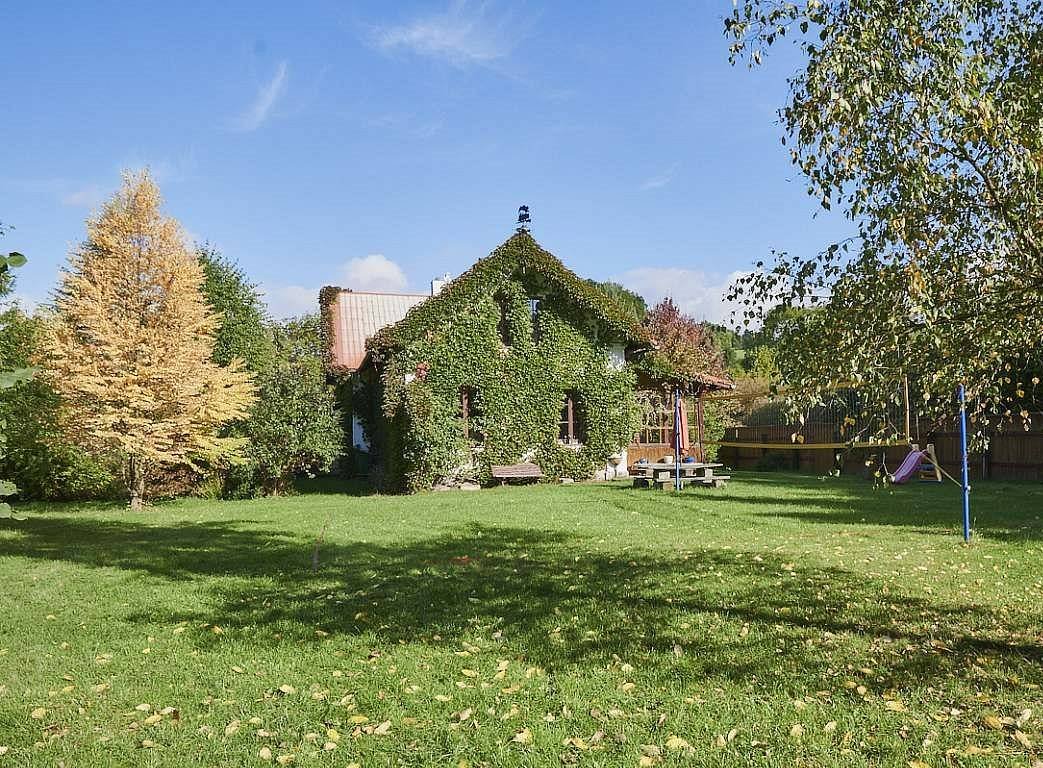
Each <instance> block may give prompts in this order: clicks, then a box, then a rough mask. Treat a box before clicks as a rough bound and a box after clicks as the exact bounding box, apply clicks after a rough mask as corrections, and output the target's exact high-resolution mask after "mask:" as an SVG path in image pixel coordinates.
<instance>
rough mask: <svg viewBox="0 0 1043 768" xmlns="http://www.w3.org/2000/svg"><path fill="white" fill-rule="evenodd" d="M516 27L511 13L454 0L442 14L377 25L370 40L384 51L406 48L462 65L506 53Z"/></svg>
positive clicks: (506, 54) (478, 62) (482, 4)
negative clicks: (378, 26)
mask: <svg viewBox="0 0 1043 768" xmlns="http://www.w3.org/2000/svg"><path fill="white" fill-rule="evenodd" d="M518 28H519V25H518V24H517V23H516V22H515V19H514V18H513V17H512V14H510V13H507V12H505V11H501V10H497V9H495V8H493V9H490V6H489V4H488V3H485V2H482V3H474V2H468V0H455V2H453V3H452V4H451V5H450V6H449V8H448V9H447V10H446V11H445V12H443V13H437V14H433V15H429V16H422V17H418V18H415V19H413V20H412V21H409V22H407V23H405V24H401V25H397V26H389V27H381V28H378V29H377V30H376V32H375V34H374V41H375V43H376V45H377V46H378V47H380V48H382V49H384V50H395V49H406V50H409V51H412V52H413V53H415V54H419V55H422V56H430V57H432V58H437V59H444V60H446V61H448V62H450V63H451V64H454V65H456V66H461V67H462V66H467V65H471V64H489V63H491V62H494V61H496V60H498V59H502V58H505V57H506V56H508V55H509V54H510V52H511V49H512V48H513V47H514V45H515V44H516V40H517V34H518V32H517V30H518Z"/></svg>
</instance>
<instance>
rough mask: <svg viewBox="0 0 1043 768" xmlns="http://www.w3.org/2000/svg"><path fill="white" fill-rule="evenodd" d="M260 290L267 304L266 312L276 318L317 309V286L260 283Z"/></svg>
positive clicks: (310, 312) (304, 313)
mask: <svg viewBox="0 0 1043 768" xmlns="http://www.w3.org/2000/svg"><path fill="white" fill-rule="evenodd" d="M260 292H261V296H262V297H263V298H264V301H265V303H266V304H267V305H268V313H269V314H270V315H271V316H272V317H273V318H275V319H276V320H284V319H286V318H287V317H296V316H297V315H306V314H313V313H315V312H318V311H319V289H318V288H305V287H304V286H301V285H283V286H265V285H262V286H261V288H260Z"/></svg>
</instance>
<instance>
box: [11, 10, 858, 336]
mask: <svg viewBox="0 0 1043 768" xmlns="http://www.w3.org/2000/svg"><path fill="white" fill-rule="evenodd" d="M731 5H732V4H731V2H729V1H728V0H721V1H720V2H718V1H717V0H703V1H702V2H694V3H676V4H674V3H666V2H664V3H652V4H645V3H624V2H612V3H609V2H605V3H586V2H584V3H546V4H538V3H534V2H529V3H510V4H508V3H505V2H494V1H493V0H488V1H487V2H477V1H475V0H472V1H470V2H464V1H461V0H457V1H456V2H448V3H447V2H435V3H407V2H402V3H386V2H384V3H381V2H359V3H324V2H315V3H308V2H306V3H291V4H285V3H249V4H248V3H188V2H186V3H174V4H170V3H164V4H159V3H135V4H127V3H85V2H84V3H70V4H61V5H60V4H44V3H19V4H16V5H15V6H13V7H12V8H10V9H8V10H7V11H6V12H5V14H4V16H5V18H4V26H3V39H4V65H3V67H2V68H0V93H2V94H3V100H4V105H5V110H4V112H5V117H4V120H3V121H0V221H3V222H4V223H5V224H9V225H13V226H14V227H15V229H14V230H13V231H12V232H10V233H9V235H8V236H7V237H6V238H4V240H3V241H0V242H2V244H3V246H4V249H5V250H20V251H23V252H24V253H26V255H28V256H29V258H30V264H29V265H27V267H26V268H25V269H24V270H21V274H20V276H19V286H18V290H19V292H20V293H21V294H22V295H24V296H25V297H27V298H28V299H29V300H30V301H45V300H46V299H47V296H48V295H49V292H50V291H51V289H52V288H53V286H54V284H55V280H56V277H57V273H58V269H59V268H60V266H61V265H62V264H63V263H64V261H65V257H66V254H67V253H68V250H69V248H70V246H71V245H73V244H75V243H76V242H78V241H79V240H80V239H81V238H82V237H83V235H84V224H83V222H84V219H85V218H86V217H87V216H88V215H89V213H90V211H91V209H92V208H95V207H96V206H97V205H98V204H99V203H100V202H101V201H102V200H103V199H104V198H105V197H107V196H108V195H109V194H111V193H112V191H113V190H114V189H115V188H116V187H117V186H118V184H119V172H120V170H121V169H123V168H139V167H142V166H146V165H147V166H149V167H150V168H151V169H152V171H153V174H154V175H155V177H156V178H157V180H158V181H159V183H160V186H161V188H162V190H163V193H164V196H165V199H166V211H167V213H169V214H171V215H173V216H175V217H177V218H178V219H179V220H180V221H181V222H182V224H183V225H184V227H185V229H186V231H187V232H188V233H189V236H190V237H191V238H193V239H200V240H209V241H210V242H212V243H213V244H214V245H216V246H217V247H218V248H219V249H220V250H221V251H222V252H224V253H225V254H226V255H228V256H230V257H232V258H234V259H235V260H237V261H238V262H239V263H240V264H241V265H242V266H243V267H244V268H245V269H246V271H247V272H248V273H249V275H250V276H251V277H252V279H254V280H255V281H256V282H257V283H259V284H261V285H262V286H263V288H264V290H265V291H266V292H267V295H268V297H269V302H270V304H271V307H272V310H273V312H274V313H275V314H277V315H284V314H288V313H295V312H300V311H304V310H307V309H313V308H314V307H315V305H316V301H317V300H316V296H317V292H318V289H319V287H321V286H322V285H324V284H340V285H344V286H345V287H355V288H369V289H377V290H426V287H427V284H428V282H429V281H430V279H431V278H432V277H434V276H436V275H438V274H441V273H443V272H449V273H451V274H454V275H455V274H458V273H459V272H461V271H463V270H464V269H466V268H467V267H468V266H469V265H470V264H471V263H473V262H474V261H475V260H476V259H477V258H479V257H481V256H484V255H485V254H487V253H488V252H489V251H490V250H492V249H493V248H494V247H495V246H496V245H498V244H499V243H500V242H502V241H503V240H504V239H506V237H508V236H509V235H510V233H511V232H512V231H513V227H514V220H515V216H516V212H517V207H518V205H520V204H521V203H527V204H528V205H529V206H531V208H532V216H533V227H532V230H533V234H534V235H535V236H536V238H537V239H538V240H539V241H540V242H541V244H543V245H544V246H545V247H546V248H548V249H549V250H551V251H552V252H554V253H555V254H556V255H558V256H559V257H560V258H561V259H562V260H563V261H564V262H565V263H566V264H567V265H568V266H569V267H571V268H572V269H574V270H575V271H577V272H578V273H580V274H581V275H584V276H587V277H595V278H598V279H616V280H619V281H621V282H623V283H625V284H627V285H628V286H630V287H632V288H634V289H636V290H638V291H639V292H641V293H643V294H644V295H645V296H646V298H648V299H650V300H654V299H657V298H659V297H661V296H663V295H667V294H669V295H672V296H674V297H675V299H676V300H677V301H678V302H679V303H681V304H682V306H684V307H685V308H686V309H688V310H689V311H690V312H692V313H693V314H695V315H697V316H699V317H701V318H709V319H715V320H716V319H721V317H722V316H723V315H724V313H725V312H726V309H727V308H726V307H725V306H724V304H723V302H722V301H721V294H722V291H723V289H724V287H725V286H726V285H727V283H728V282H729V279H730V276H731V275H732V274H733V273H735V272H737V271H741V270H744V269H748V268H749V266H750V265H751V264H752V263H753V262H754V261H756V260H757V259H759V258H764V257H766V256H767V255H768V254H769V252H770V250H771V249H772V248H779V249H784V250H790V251H795V252H807V251H809V250H811V249H817V248H819V247H821V246H823V245H824V244H826V243H827V242H829V241H830V240H831V239H833V238H836V237H838V236H843V235H846V234H848V233H849V231H850V227H849V225H847V224H846V223H845V222H843V221H842V220H839V219H838V218H837V217H835V216H826V217H822V216H820V217H817V218H815V217H813V214H814V213H815V211H816V206H815V204H814V203H813V201H811V199H810V198H808V197H807V195H806V194H805V192H804V184H803V183H802V182H801V180H800V178H799V177H797V176H796V175H795V173H794V171H793V169H792V167H791V166H790V164H789V160H788V156H787V153H786V150H785V148H784V147H782V146H781V145H780V142H779V136H780V129H779V126H778V125H777V123H776V117H775V110H776V109H777V107H778V106H780V105H781V104H782V103H783V101H784V100H785V96H786V87H785V78H786V76H787V75H789V74H790V73H791V72H793V71H794V69H795V68H796V67H797V66H798V65H799V61H798V60H797V59H796V58H795V57H794V55H793V54H792V53H790V52H788V51H780V52H779V53H777V54H775V55H773V56H772V57H770V58H769V59H768V63H767V65H766V66H765V67H764V68H762V69H761V70H758V71H750V70H748V69H746V68H745V67H743V66H738V67H735V68H733V67H731V66H730V65H729V64H728V62H727V42H726V40H725V39H724V37H723V36H722V33H721V19H722V17H723V16H724V14H726V13H728V12H729V11H730V9H731Z"/></svg>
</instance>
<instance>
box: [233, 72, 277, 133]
mask: <svg viewBox="0 0 1043 768" xmlns="http://www.w3.org/2000/svg"><path fill="white" fill-rule="evenodd" d="M286 74H287V62H285V61H280V62H279V66H278V68H277V69H276V70H275V76H274V77H272V79H271V80H270V81H269V82H268V83H267V84H265V85H263V86H261V88H260V89H258V91H257V96H256V97H255V98H254V100H253V103H252V104H251V105H250V106H249V108H247V110H246V111H245V112H243V113H242V114H241V115H239V116H238V117H236V118H235V119H233V120H232V121H231V126H232V127H233V128H234V129H235V130H238V131H255V130H257V129H258V128H260V127H261V125H262V124H263V123H264V121H265V120H267V119H268V116H269V115H270V114H271V111H272V108H273V107H274V106H275V103H276V102H277V101H278V100H279V97H281V96H282V95H283V93H284V92H285V91H286Z"/></svg>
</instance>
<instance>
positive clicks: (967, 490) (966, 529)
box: [960, 384, 971, 543]
mask: <svg viewBox="0 0 1043 768" xmlns="http://www.w3.org/2000/svg"><path fill="white" fill-rule="evenodd" d="M960 452H961V455H960V461H961V463H962V464H963V540H964V541H965V542H968V543H969V542H970V540H971V484H970V481H969V479H968V472H967V392H966V391H965V390H964V387H963V384H961V385H960Z"/></svg>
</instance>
